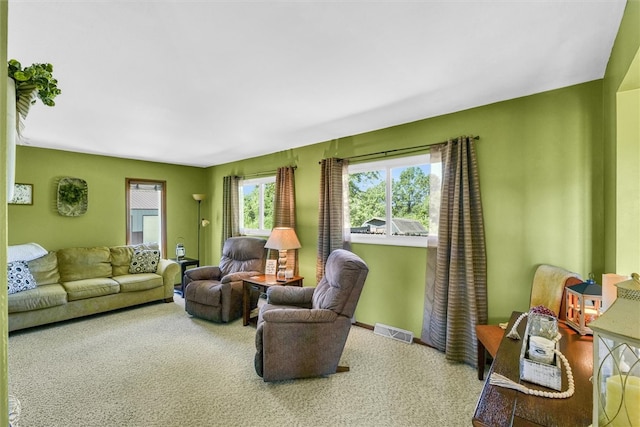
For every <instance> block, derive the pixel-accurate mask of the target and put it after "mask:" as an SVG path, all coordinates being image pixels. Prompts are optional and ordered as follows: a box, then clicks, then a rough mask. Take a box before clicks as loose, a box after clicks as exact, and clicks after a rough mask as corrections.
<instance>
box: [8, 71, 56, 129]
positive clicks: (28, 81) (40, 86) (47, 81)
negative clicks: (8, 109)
mask: <svg viewBox="0 0 640 427" xmlns="http://www.w3.org/2000/svg"><path fill="white" fill-rule="evenodd" d="M52 72H53V65H51V64H32V65H30V66H28V67H25V68H24V69H23V68H22V64H20V62H18V61H16V60H15V59H11V60H9V73H8V74H9V77H11V78H12V79H13V80H14V81H15V82H16V110H17V111H18V113H19V117H18V118H17V119H18V121H19V123H18V130H20V128H21V127H22V126H21V123H22V121H23V120H24V119H26V117H27V114H28V113H29V108H30V107H31V105H33V104H35V103H36V99H37V98H40V100H41V101H42V103H43V104H44V105H46V106H48V107H53V106H54V105H56V103H55V101H54V98H55V97H56V96H58V95H60V93H62V91H61V90H60V89H59V88H58V80H56V79H55V78H54V77H53V74H52Z"/></svg>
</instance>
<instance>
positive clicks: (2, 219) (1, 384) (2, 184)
mask: <svg viewBox="0 0 640 427" xmlns="http://www.w3.org/2000/svg"><path fill="white" fill-rule="evenodd" d="M7 6H8V2H6V1H4V0H3V1H0V64H6V63H7V41H6V40H7V14H8V11H7ZM2 99H7V67H0V100H2ZM0 117H2V118H4V117H7V103H6V102H0ZM2 129H3V131H2V132H0V164H1V165H2V166H3V167H2V168H0V170H2V171H4V170H5V165H6V164H7V135H6V132H5V131H4V125H3V126H2ZM6 188H7V176H6V174H5V173H0V193H1V194H0V205H1V206H2V209H0V263H1V264H2V265H6V262H7V208H6V206H7V192H6V190H5V189H6ZM0 288H2V290H1V291H0V396H7V395H8V383H9V379H8V377H7V346H8V339H7V336H8V335H7V334H8V330H9V328H8V323H9V319H8V313H7V291H6V289H7V276H6V275H5V274H2V275H0ZM8 413H9V409H8V401H7V399H0V425H2V426H5V425H8V424H9V418H8Z"/></svg>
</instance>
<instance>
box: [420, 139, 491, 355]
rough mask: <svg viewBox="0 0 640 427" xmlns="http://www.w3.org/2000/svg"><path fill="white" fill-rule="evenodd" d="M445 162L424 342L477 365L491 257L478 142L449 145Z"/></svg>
mask: <svg viewBox="0 0 640 427" xmlns="http://www.w3.org/2000/svg"><path fill="white" fill-rule="evenodd" d="M442 163H443V164H442V196H441V197H442V198H441V201H440V220H439V227H438V228H439V230H438V248H437V255H436V266H435V277H434V278H433V283H432V285H431V286H433V290H432V291H433V304H432V306H431V307H425V310H429V311H430V312H428V313H425V318H426V317H428V318H429V322H428V328H426V330H423V334H422V337H421V338H422V340H423V341H425V342H426V343H427V344H429V345H432V346H433V347H435V348H437V349H439V350H440V351H443V352H444V353H445V355H446V358H447V359H448V360H452V361H457V362H465V363H468V364H469V365H472V366H475V364H476V356H477V353H476V346H477V341H476V336H475V326H476V325H477V324H482V323H486V321H487V257H486V251H485V239H484V224H483V219H482V202H481V199H480V184H479V179H478V163H477V160H476V154H475V149H474V146H473V138H472V137H460V138H459V139H458V141H457V142H454V141H451V140H450V141H448V142H447V143H446V144H445V145H444V146H443V147H442ZM428 279H429V278H428ZM427 282H429V280H427ZM427 286H429V283H428V284H427Z"/></svg>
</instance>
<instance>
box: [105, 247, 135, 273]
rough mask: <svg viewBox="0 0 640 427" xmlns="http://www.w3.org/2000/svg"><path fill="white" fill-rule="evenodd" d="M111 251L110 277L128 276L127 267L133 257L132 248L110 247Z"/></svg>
mask: <svg viewBox="0 0 640 427" xmlns="http://www.w3.org/2000/svg"><path fill="white" fill-rule="evenodd" d="M109 251H111V269H112V273H111V275H112V276H113V277H116V276H122V275H125V274H129V265H130V264H131V256H132V255H133V247H132V246H112V247H110V248H109Z"/></svg>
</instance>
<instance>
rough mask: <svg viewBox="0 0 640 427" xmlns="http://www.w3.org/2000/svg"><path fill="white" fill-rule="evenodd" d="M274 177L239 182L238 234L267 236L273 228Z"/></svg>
mask: <svg viewBox="0 0 640 427" xmlns="http://www.w3.org/2000/svg"><path fill="white" fill-rule="evenodd" d="M275 191H276V177H275V176H269V177H264V178H255V179H245V180H242V181H240V187H239V189H238V192H239V194H240V232H241V233H242V234H245V235H259V236H268V235H269V234H270V233H271V229H272V228H273V203H274V194H275Z"/></svg>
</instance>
